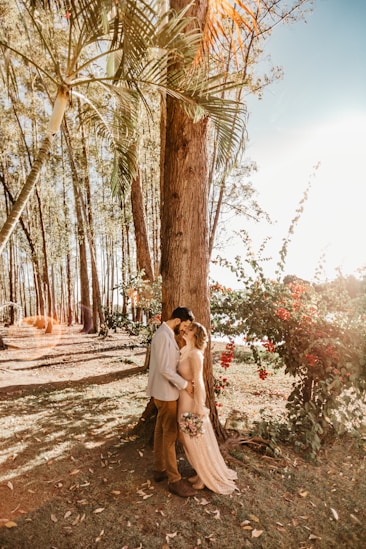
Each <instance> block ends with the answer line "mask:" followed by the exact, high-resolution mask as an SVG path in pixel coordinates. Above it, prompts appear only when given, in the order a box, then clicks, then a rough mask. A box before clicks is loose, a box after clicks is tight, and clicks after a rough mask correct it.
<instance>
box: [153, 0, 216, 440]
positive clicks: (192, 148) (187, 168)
mask: <svg viewBox="0 0 366 549" xmlns="http://www.w3.org/2000/svg"><path fill="white" fill-rule="evenodd" d="M186 5H187V2H186V0H171V7H172V8H173V9H176V10H180V9H182V8H183V7H185V6H186ZM206 13H207V1H206V0H200V1H199V2H198V3H196V4H194V6H193V7H192V8H191V9H190V11H189V14H188V15H190V16H193V17H194V18H196V20H197V22H198V24H199V25H201V26H203V25H204V22H205V18H206ZM207 124H208V121H207V119H204V120H201V121H200V122H196V123H194V122H193V121H192V119H191V118H189V117H188V116H187V114H186V113H185V112H184V111H183V109H182V108H181V107H180V106H179V104H178V102H177V101H176V100H175V99H173V98H171V97H168V98H167V122H166V141H165V163H164V180H163V182H162V194H161V239H162V242H161V254H162V257H161V274H162V306H163V309H162V314H163V318H165V319H166V318H168V317H169V316H170V314H171V312H172V311H173V309H174V308H175V307H177V306H179V305H183V306H187V307H190V308H191V309H192V310H193V312H194V314H195V318H196V319H197V321H198V322H201V323H202V324H203V325H204V326H205V327H206V328H207V329H208V331H209V330H210V302H209V287H208V271H209V242H208V193H209V183H208V155H207ZM204 379H205V386H206V392H207V405H208V406H209V408H210V416H211V420H212V422H213V426H214V429H215V431H216V433H217V434H218V435H219V436H224V430H223V428H222V426H221V424H220V421H219V419H218V415H217V409H216V406H215V394H214V384H213V372H212V359H211V351H210V344H209V345H208V347H207V349H206V353H205V362H204Z"/></svg>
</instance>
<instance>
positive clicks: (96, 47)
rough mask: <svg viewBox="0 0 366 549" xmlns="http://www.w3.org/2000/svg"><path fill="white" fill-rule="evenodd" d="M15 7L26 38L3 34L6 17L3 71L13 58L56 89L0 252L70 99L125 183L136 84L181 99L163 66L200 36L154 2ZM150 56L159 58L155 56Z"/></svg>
mask: <svg viewBox="0 0 366 549" xmlns="http://www.w3.org/2000/svg"><path fill="white" fill-rule="evenodd" d="M65 5H67V6H69V7H68V9H66V7H65ZM16 6H19V11H18V14H17V16H18V18H19V22H20V23H21V24H22V25H23V27H24V36H25V37H27V40H24V36H23V37H22V38H23V43H22V44H19V43H17V42H16V38H14V36H13V35H12V33H11V32H10V30H9V32H8V29H6V21H7V17H5V18H4V21H5V29H4V27H3V31H2V35H1V36H0V47H1V49H2V51H3V52H4V55H5V57H4V58H5V63H6V68H7V70H8V72H11V71H14V68H13V65H12V64H11V63H10V62H9V59H10V57H11V56H13V57H18V58H19V59H21V60H23V61H24V62H25V63H26V64H27V65H28V66H30V67H32V68H33V70H34V74H35V76H36V77H37V79H38V81H40V82H41V85H42V86H44V90H45V91H46V92H47V94H48V95H51V94H52V93H51V92H52V90H53V91H54V94H55V101H54V103H53V107H52V113H51V115H50V119H49V123H48V127H47V129H46V130H45V133H44V137H43V141H42V143H41V145H40V148H39V150H38V153H37V155H36V157H35V158H34V161H33V164H32V167H31V170H30V172H29V174H28V176H27V178H26V181H25V183H24V185H23V187H22V188H21V190H20V192H19V194H18V197H17V199H16V201H15V203H14V205H13V207H12V210H11V212H10V214H9V215H8V217H7V219H6V221H5V223H4V225H3V227H2V229H1V231H0V253H1V252H2V251H3V250H4V247H5V245H6V243H7V241H8V239H9V236H10V235H11V233H12V232H13V230H14V227H15V225H16V223H17V221H18V220H19V217H20V216H21V214H22V211H23V210H24V207H25V205H26V203H27V201H28V199H29V196H30V195H31V193H32V191H33V189H34V186H35V184H36V182H37V180H38V178H39V175H40V173H41V169H42V166H43V165H44V163H45V162H46V160H47V156H48V154H49V151H50V149H51V146H52V142H53V140H54V137H55V135H56V134H57V133H58V131H59V128H60V125H61V122H62V120H63V117H64V114H65V111H66V109H67V107H68V105H69V103H70V102H71V100H72V96H76V95H77V96H78V97H80V99H81V100H82V101H84V104H86V105H88V107H89V109H90V110H91V111H93V112H94V114H95V115H96V116H98V117H99V123H100V124H101V126H102V127H103V128H104V131H107V132H108V137H109V139H110V142H111V145H112V146H113V148H114V150H115V151H118V153H119V166H121V167H122V169H121V170H120V173H119V177H120V179H122V180H123V179H124V178H125V180H126V181H130V179H131V177H133V176H134V175H135V173H136V163H135V156H134V148H133V147H131V143H133V142H134V139H135V137H134V136H135V128H136V126H137V123H136V121H137V115H138V108H137V102H138V100H139V98H143V93H142V92H141V89H140V84H141V83H143V85H144V86H149V85H152V86H155V87H156V88H158V89H165V90H166V91H167V92H168V93H173V94H174V95H175V96H176V97H179V98H183V93H182V90H181V89H179V88H178V87H176V88H175V89H174V87H173V88H172V89H170V90H169V89H167V87H166V82H165V80H166V76H165V75H166V71H167V67H169V65H170V64H172V63H176V59H177V57H179V58H181V57H182V52H184V54H187V52H189V48H192V44H196V43H197V40H198V35H197V34H194V33H191V34H190V35H187V38H185V37H184V36H183V35H182V33H181V32H180V31H181V29H182V28H183V27H184V26H185V20H184V12H183V13H181V14H180V15H176V16H174V17H172V18H170V19H169V20H168V21H166V22H162V20H161V19H159V17H158V16H157V14H156V11H155V10H154V7H153V6H152V5H151V3H150V2H145V1H144V0H127V1H126V2H119V1H115V0H91V1H89V0H88V1H86V0H80V1H75V0H71V1H70V2H67V3H66V2H65V3H64V2H61V1H60V2H57V1H55V2H43V1H38V2H37V1H35V0H32V1H26V0H20V1H19V2H17V4H16ZM35 8H37V10H36V11H35ZM8 9H9V10H11V9H14V10H15V9H16V8H15V7H14V6H13V7H12V8H10V7H9V8H8ZM12 15H13V16H14V14H12ZM11 19H12V18H11V17H9V20H11ZM40 48H42V50H43V53H44V54H43V55H42V56H40V55H39V50H40ZM153 51H157V52H158V54H156V55H153V54H152V53H151V52H153ZM178 84H180V82H178ZM96 86H97V87H99V88H101V90H102V93H99V96H100V97H101V100H102V103H103V102H104V104H102V105H101V104H99V105H96V104H92V102H91V101H90V99H89V97H88V92H89V90H90V88H92V87H93V88H94V87H96ZM190 101H191V103H192V100H190ZM111 112H117V113H118V118H119V128H121V127H122V128H123V129H124V131H122V132H121V131H118V132H115V131H114V130H115V128H113V126H111V125H110V124H109V123H108V117H110V118H111V116H110V115H111ZM108 113H109V114H108ZM117 136H118V137H117Z"/></svg>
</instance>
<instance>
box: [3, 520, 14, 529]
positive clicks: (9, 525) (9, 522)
mask: <svg viewBox="0 0 366 549" xmlns="http://www.w3.org/2000/svg"><path fill="white" fill-rule="evenodd" d="M5 526H6V528H14V527H15V526H17V523H16V522H14V521H13V520H8V522H6V523H5Z"/></svg>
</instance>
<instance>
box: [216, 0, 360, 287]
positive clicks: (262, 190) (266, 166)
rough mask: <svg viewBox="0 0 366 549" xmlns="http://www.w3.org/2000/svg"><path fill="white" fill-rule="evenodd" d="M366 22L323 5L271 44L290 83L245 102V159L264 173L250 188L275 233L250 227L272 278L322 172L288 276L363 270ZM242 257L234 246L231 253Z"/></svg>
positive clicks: (291, 252) (352, 8) (350, 8)
mask: <svg viewBox="0 0 366 549" xmlns="http://www.w3.org/2000/svg"><path fill="white" fill-rule="evenodd" d="M365 20H366V2H363V0H349V1H348V2H344V1H343V0H316V2H315V9H314V12H313V14H312V15H310V16H308V18H307V22H306V23H305V22H303V21H301V22H298V23H296V24H292V25H282V26H280V27H278V28H277V29H276V30H275V31H274V33H273V36H272V37H271V38H270V39H269V40H268V42H267V46H266V51H265V54H270V55H271V59H272V62H273V64H274V65H280V66H282V67H283V69H284V78H283V79H282V80H281V81H279V82H275V83H273V84H272V85H271V86H270V87H268V88H267V89H266V90H265V92H264V97H263V99H262V100H260V101H259V100H257V99H255V98H248V110H249V113H250V116H249V123H248V134H249V143H248V146H247V152H246V158H247V159H251V160H253V161H255V162H256V163H257V165H258V172H257V173H254V174H253V175H252V176H251V181H252V183H253V185H254V187H255V188H256V189H257V190H258V192H259V195H258V200H259V202H260V205H261V206H262V207H263V208H264V209H265V210H266V211H267V212H268V213H269V214H270V216H271V218H272V219H273V220H274V221H275V222H276V223H275V224H274V225H272V226H270V225H267V224H266V223H264V222H262V223H260V224H259V225H250V227H248V226H247V224H246V223H243V227H246V228H248V230H249V232H250V235H251V237H252V239H253V241H254V242H255V244H256V245H258V246H259V244H260V243H261V242H262V240H263V238H265V237H266V236H270V237H271V243H270V244H269V245H268V247H267V251H268V254H267V255H270V256H272V257H273V260H272V261H271V262H268V263H266V267H265V269H266V272H267V273H268V275H271V274H272V273H273V272H274V270H275V265H276V262H277V261H278V251H279V249H280V248H281V245H282V239H283V238H284V237H285V236H286V234H287V230H288V227H289V225H290V222H291V220H292V219H293V217H294V215H295V210H296V208H297V205H298V203H299V201H300V199H301V197H302V196H303V193H304V191H305V189H306V187H307V184H308V181H309V179H310V178H311V177H312V174H313V172H314V169H313V167H314V166H315V165H317V164H318V163H319V164H320V165H319V168H318V169H317V170H316V172H315V175H314V177H313V178H312V187H311V190H310V193H309V198H308V200H307V202H306V204H305V211H304V213H303V215H302V216H301V218H300V221H299V223H298V226H297V228H296V230H295V233H294V235H293V238H292V242H291V244H290V246H289V248H288V257H287V262H286V269H285V272H286V273H288V274H296V275H298V276H300V277H302V278H306V279H314V276H315V273H316V271H317V269H318V267H319V265H320V264H321V265H322V272H323V274H322V277H323V278H324V279H326V278H328V279H329V278H333V277H334V276H335V275H336V272H337V270H338V269H341V271H342V272H343V274H351V273H356V272H357V270H358V269H359V268H360V267H363V266H365V265H366V247H365V245H364V243H363V239H364V235H366V216H365V204H366V163H365V160H364V150H365V145H366V63H365V54H366V35H365V33H364V28H363V25H364V21H365ZM239 225H240V224H239ZM242 250H243V247H242V246H241V245H240V244H239V243H237V244H236V245H233V246H232V247H231V248H230V249H227V250H226V253H227V254H228V255H230V256H233V255H237V254H241V252H242ZM322 258H324V259H322ZM217 272H218V271H217V270H216V269H213V271H212V274H213V276H214V278H215V274H216V273H217Z"/></svg>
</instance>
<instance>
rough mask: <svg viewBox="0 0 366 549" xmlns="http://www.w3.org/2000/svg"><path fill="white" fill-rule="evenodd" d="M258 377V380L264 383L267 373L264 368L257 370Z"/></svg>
mask: <svg viewBox="0 0 366 549" xmlns="http://www.w3.org/2000/svg"><path fill="white" fill-rule="evenodd" d="M258 375H259V377H260V379H261V380H262V381H264V380H265V379H266V377H267V376H268V372H267V370H265V369H264V368H259V369H258Z"/></svg>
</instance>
